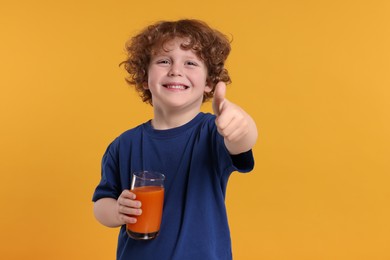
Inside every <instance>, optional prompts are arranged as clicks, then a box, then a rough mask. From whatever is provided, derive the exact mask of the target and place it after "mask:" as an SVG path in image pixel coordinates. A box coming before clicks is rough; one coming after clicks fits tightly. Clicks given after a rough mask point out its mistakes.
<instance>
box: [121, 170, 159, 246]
mask: <svg viewBox="0 0 390 260" xmlns="http://www.w3.org/2000/svg"><path fill="white" fill-rule="evenodd" d="M164 179H165V176H164V175H163V174H161V173H158V172H152V171H141V172H135V173H133V177H132V181H131V188H130V190H131V192H133V193H134V194H135V195H136V196H137V197H136V200H139V201H141V204H142V206H141V209H142V214H141V215H140V216H136V218H137V222H136V223H134V224H127V225H126V231H127V234H128V235H129V236H130V237H131V238H133V239H137V240H149V239H153V238H155V237H157V235H158V233H159V231H160V223H161V216H162V210H163V203H164Z"/></svg>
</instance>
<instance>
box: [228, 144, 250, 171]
mask: <svg viewBox="0 0 390 260" xmlns="http://www.w3.org/2000/svg"><path fill="white" fill-rule="evenodd" d="M230 157H231V158H232V162H233V166H234V167H235V168H236V170H237V171H238V172H243V173H246V172H250V171H252V170H253V168H254V166H255V160H254V158H253V152H252V149H251V150H249V151H247V152H244V153H240V154H235V155H230Z"/></svg>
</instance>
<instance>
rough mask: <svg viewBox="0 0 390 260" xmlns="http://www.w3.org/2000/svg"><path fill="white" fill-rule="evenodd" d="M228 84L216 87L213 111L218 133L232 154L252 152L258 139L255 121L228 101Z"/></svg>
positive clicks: (219, 84)
mask: <svg viewBox="0 0 390 260" xmlns="http://www.w3.org/2000/svg"><path fill="white" fill-rule="evenodd" d="M225 95H226V84H225V83H224V82H219V83H218V84H217V85H216V86H215V90H214V97H213V103H212V106H213V111H214V114H215V115H216V117H217V118H216V120H215V124H216V125H217V129H218V132H219V133H220V134H221V135H222V136H223V137H224V140H225V145H226V147H227V149H228V150H229V152H230V153H231V154H239V153H242V152H246V151H248V150H250V149H251V148H252V147H253V145H254V144H255V142H256V139H257V128H256V124H255V122H254V121H253V119H252V118H251V117H250V116H249V115H248V114H247V113H246V112H245V111H244V110H243V109H242V108H241V107H239V106H237V105H236V104H233V103H232V102H230V101H229V100H227V99H226V97H225Z"/></svg>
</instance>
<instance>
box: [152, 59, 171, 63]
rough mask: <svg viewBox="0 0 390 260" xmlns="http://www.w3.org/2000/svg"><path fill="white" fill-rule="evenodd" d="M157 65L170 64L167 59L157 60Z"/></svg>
mask: <svg viewBox="0 0 390 260" xmlns="http://www.w3.org/2000/svg"><path fill="white" fill-rule="evenodd" d="M156 63H157V64H170V63H171V62H170V60H168V59H162V60H157V62H156Z"/></svg>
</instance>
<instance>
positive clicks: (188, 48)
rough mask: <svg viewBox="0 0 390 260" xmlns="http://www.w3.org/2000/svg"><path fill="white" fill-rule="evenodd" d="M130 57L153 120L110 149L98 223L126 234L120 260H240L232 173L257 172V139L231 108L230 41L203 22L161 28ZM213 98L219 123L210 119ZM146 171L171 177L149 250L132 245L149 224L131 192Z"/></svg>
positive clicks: (135, 44)
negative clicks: (234, 249) (231, 221)
mask: <svg viewBox="0 0 390 260" xmlns="http://www.w3.org/2000/svg"><path fill="white" fill-rule="evenodd" d="M127 51H128V59H127V60H126V61H124V62H123V64H124V65H125V69H126V70H127V71H128V72H129V75H130V76H129V77H128V78H127V81H128V82H129V83H130V84H132V85H134V86H135V88H136V90H137V91H138V92H139V94H140V96H141V97H142V100H143V101H144V102H147V103H150V104H151V105H152V106H153V111H154V116H153V119H151V120H150V121H148V122H146V123H144V124H141V125H139V126H138V127H135V128H133V129H130V130H128V131H126V132H124V133H123V134H122V135H120V136H119V137H118V138H116V139H115V140H114V141H113V142H112V143H111V144H110V145H109V147H108V148H107V150H106V152H105V154H104V156H103V159H102V178H101V181H100V183H99V185H98V186H97V188H96V190H95V193H94V195H93V201H94V202H95V204H94V214H95V217H96V219H97V220H98V221H99V222H100V223H102V224H103V225H105V226H108V227H119V226H121V229H120V233H119V238H118V248H117V259H142V260H148V259H150V260H156V259H159V260H165V259H166V260H174V259H180V260H183V259H185V260H191V259H194V260H200V259H207V260H212V259H215V260H223V259H232V253H231V241H230V231H229V227H228V221H227V215H226V208H225V201H224V200H225V192H226V185H227V181H228V178H229V176H230V174H231V173H232V172H233V171H239V172H249V171H251V170H252V169H253V167H254V160H253V155H252V147H253V146H254V144H255V142H256V139H257V129H256V125H255V122H254V121H253V119H252V118H251V117H250V116H249V115H248V114H247V113H246V112H245V111H243V110H242V109H241V108H240V107H238V106H237V105H235V104H233V103H231V102H230V101H229V100H227V99H225V91H226V83H230V77H229V75H228V72H227V70H226V69H225V68H224V63H225V60H226V58H227V56H228V55H229V52H230V43H229V41H228V40H227V38H226V37H225V36H224V35H223V34H221V33H220V32H218V31H216V30H213V29H211V28H210V27H209V26H208V25H207V24H205V23H203V22H201V21H198V20H179V21H173V22H158V23H156V24H153V25H151V26H149V27H147V28H146V29H144V30H143V31H142V32H141V33H140V34H138V35H137V36H135V37H133V38H132V39H131V41H130V42H129V43H128V45H127ZM211 98H213V101H212V102H213V103H212V105H213V111H214V115H212V114H208V113H201V112H200V107H201V105H202V103H203V102H205V101H207V100H209V99H211ZM139 170H151V171H153V170H154V171H158V172H162V173H164V175H165V176H166V180H165V199H164V209H163V217H162V223H161V229H160V233H159V236H158V237H157V238H155V239H154V240H150V241H138V240H134V239H131V238H129V237H128V235H127V233H126V227H125V226H126V224H127V223H135V222H136V221H137V216H139V215H141V214H142V205H141V203H140V201H137V200H136V197H135V194H133V193H132V192H131V191H129V187H130V180H131V173H132V172H135V171H139Z"/></svg>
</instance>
